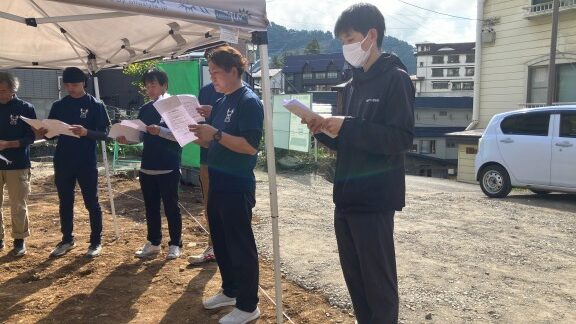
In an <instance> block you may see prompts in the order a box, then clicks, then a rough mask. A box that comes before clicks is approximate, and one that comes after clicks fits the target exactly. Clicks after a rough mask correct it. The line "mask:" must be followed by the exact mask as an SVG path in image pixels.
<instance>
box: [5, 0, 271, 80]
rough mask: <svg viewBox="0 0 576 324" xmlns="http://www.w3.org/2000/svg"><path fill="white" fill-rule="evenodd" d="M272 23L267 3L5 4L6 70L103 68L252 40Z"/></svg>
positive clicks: (26, 0) (114, 0) (49, 0)
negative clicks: (234, 41)
mask: <svg viewBox="0 0 576 324" xmlns="http://www.w3.org/2000/svg"><path fill="white" fill-rule="evenodd" d="M267 24H268V22H267V19H266V3H265V1H264V0H243V1H241V2H238V1H230V0H229V1H222V0H220V1H219V0H212V1H210V0H199V1H194V0H131V1H118V0H60V1H53V0H2V1H0V44H2V48H1V49H0V68H11V67H43V68H63V67H67V66H77V67H80V68H82V69H84V70H90V71H98V70H100V69H102V68H106V67H110V66H114V65H123V64H127V63H131V62H136V61H141V60H146V59H150V58H153V57H159V56H175V55H179V54H182V53H184V52H185V51H187V50H189V49H192V48H197V47H203V46H206V45H207V44H211V43H215V42H218V41H221V40H229V39H231V38H232V39H234V38H235V37H236V35H239V37H240V38H245V39H248V37H249V34H248V33H249V32H251V31H258V30H265V29H266V26H267ZM88 58H92V59H91V60H89V59H88Z"/></svg>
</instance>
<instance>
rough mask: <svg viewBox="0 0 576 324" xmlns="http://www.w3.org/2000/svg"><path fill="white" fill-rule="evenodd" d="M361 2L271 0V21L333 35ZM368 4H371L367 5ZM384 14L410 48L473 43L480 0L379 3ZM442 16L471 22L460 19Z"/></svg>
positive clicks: (389, 31)
mask: <svg viewBox="0 0 576 324" xmlns="http://www.w3.org/2000/svg"><path fill="white" fill-rule="evenodd" d="M357 2H359V1H349V0H316V1H314V0H267V1H266V11H267V13H268V19H269V20H270V21H272V22H274V23H276V24H279V25H282V26H285V27H287V28H291V29H306V30H315V29H318V30H322V31H332V30H333V27H334V23H335V22H336V19H337V18H338V15H339V14H340V13H341V12H342V11H343V10H344V9H346V8H347V7H349V6H350V5H352V4H354V3H357ZM366 2H368V1H366ZM370 3H372V4H374V5H376V6H377V7H378V8H379V9H380V11H381V12H382V13H383V14H384V18H385V20H386V34H387V35H389V36H394V37H396V38H398V39H401V40H404V41H406V42H408V43H410V44H415V43H421V42H425V41H428V42H435V43H457V42H473V41H474V39H475V36H474V35H475V28H476V22H475V20H474V19H475V18H476V0H375V1H370ZM415 6H418V7H421V8H425V9H428V10H433V11H436V12H439V13H443V14H448V15H453V16H459V17H464V18H471V19H459V18H454V17H450V16H446V15H442V14H439V13H434V12H432V11H428V10H424V9H420V8H417V7H415Z"/></svg>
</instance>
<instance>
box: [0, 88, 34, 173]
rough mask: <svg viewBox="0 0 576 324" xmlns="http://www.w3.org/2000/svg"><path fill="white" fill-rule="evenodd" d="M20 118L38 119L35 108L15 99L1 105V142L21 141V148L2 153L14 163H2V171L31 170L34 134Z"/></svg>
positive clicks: (0, 162) (0, 166) (0, 163)
mask: <svg viewBox="0 0 576 324" xmlns="http://www.w3.org/2000/svg"><path fill="white" fill-rule="evenodd" d="M20 116H23V117H26V118H31V119H36V112H35V111H34V106H32V105H31V104H29V103H27V102H25V101H23V100H21V99H19V98H18V97H14V98H13V99H12V100H10V101H8V102H7V103H6V104H0V141H19V142H20V147H18V148H10V149H5V150H3V151H0V154H2V155H3V156H4V157H6V158H7V159H8V160H10V161H12V164H6V163H5V162H4V161H0V170H20V169H27V168H30V144H32V143H34V139H35V136H34V132H33V131H32V128H31V127H30V125H28V124H26V123H25V122H24V121H23V120H22V119H20Z"/></svg>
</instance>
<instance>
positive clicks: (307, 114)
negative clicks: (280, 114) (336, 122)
mask: <svg viewBox="0 0 576 324" xmlns="http://www.w3.org/2000/svg"><path fill="white" fill-rule="evenodd" d="M283 106H284V107H285V108H286V109H288V111H290V112H291V113H293V114H294V115H296V116H298V117H300V118H302V119H304V120H305V121H307V120H310V119H312V118H314V117H322V116H320V115H319V114H317V113H315V112H313V111H312V110H311V109H310V108H308V106H306V105H305V104H303V103H302V102H301V101H300V100H298V99H286V100H284V103H283ZM322 133H324V134H326V135H328V136H330V137H331V138H336V136H338V135H337V134H332V133H330V132H328V131H326V130H322Z"/></svg>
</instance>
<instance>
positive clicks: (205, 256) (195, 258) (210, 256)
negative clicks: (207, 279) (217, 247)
mask: <svg viewBox="0 0 576 324" xmlns="http://www.w3.org/2000/svg"><path fill="white" fill-rule="evenodd" d="M212 261H216V256H215V255H214V248H213V247H211V246H209V247H207V248H206V250H204V252H202V254H199V255H192V256H190V257H188V263H190V264H191V265H197V264H202V263H207V262H212Z"/></svg>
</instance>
